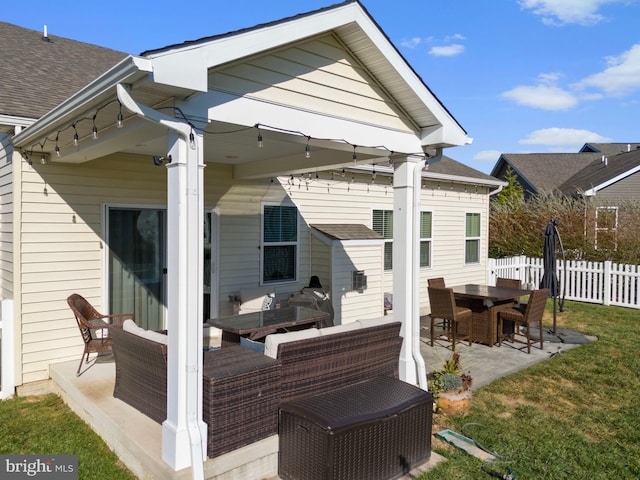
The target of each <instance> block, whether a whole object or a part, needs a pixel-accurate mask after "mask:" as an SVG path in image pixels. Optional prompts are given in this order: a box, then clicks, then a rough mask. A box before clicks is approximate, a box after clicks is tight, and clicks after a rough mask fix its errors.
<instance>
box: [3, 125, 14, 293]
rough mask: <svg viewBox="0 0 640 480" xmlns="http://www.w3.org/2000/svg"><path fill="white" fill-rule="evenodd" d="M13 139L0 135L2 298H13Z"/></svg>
mask: <svg viewBox="0 0 640 480" xmlns="http://www.w3.org/2000/svg"><path fill="white" fill-rule="evenodd" d="M12 152H13V149H12V146H11V137H10V136H9V135H6V134H0V297H1V298H8V299H12V298H13V205H14V201H13V171H12V168H13V165H12V162H11V159H12Z"/></svg>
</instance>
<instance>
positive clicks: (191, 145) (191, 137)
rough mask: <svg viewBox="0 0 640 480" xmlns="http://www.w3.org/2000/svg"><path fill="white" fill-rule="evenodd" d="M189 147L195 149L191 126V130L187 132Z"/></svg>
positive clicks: (194, 137) (194, 136)
mask: <svg viewBox="0 0 640 480" xmlns="http://www.w3.org/2000/svg"><path fill="white" fill-rule="evenodd" d="M189 148H191V150H195V149H196V135H195V133H193V128H191V132H189Z"/></svg>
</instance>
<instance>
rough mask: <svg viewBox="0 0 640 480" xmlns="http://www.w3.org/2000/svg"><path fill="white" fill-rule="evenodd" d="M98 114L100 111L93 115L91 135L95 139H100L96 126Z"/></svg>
mask: <svg viewBox="0 0 640 480" xmlns="http://www.w3.org/2000/svg"><path fill="white" fill-rule="evenodd" d="M97 116H98V112H96V113H95V115H94V116H93V128H92V129H91V136H92V137H93V139H94V140H97V139H98V127H96V117H97Z"/></svg>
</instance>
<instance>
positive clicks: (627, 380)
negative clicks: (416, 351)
mask: <svg viewBox="0 0 640 480" xmlns="http://www.w3.org/2000/svg"><path fill="white" fill-rule="evenodd" d="M549 307H550V303H549V304H548V309H547V310H548V311H547V313H546V315H545V319H546V321H545V323H548V322H550V321H551V315H550V312H549ZM558 327H559V328H572V329H576V330H578V331H581V332H583V333H586V334H588V335H593V336H597V337H598V341H596V342H592V343H591V344H589V345H586V346H582V347H578V348H574V349H571V350H568V351H566V352H564V353H562V354H561V355H558V356H556V357H554V358H552V359H549V360H547V361H545V362H543V363H540V364H538V365H536V366H534V367H531V368H529V369H527V370H525V371H522V372H520V373H517V374H515V375H512V376H509V377H506V378H503V379H500V380H497V381H496V382H494V383H492V384H491V385H489V386H487V387H484V388H481V389H479V390H477V391H476V392H474V399H473V407H472V411H471V413H470V415H469V416H467V417H466V418H462V419H450V418H446V417H443V416H441V415H436V425H434V430H436V429H439V428H444V427H446V428H451V429H453V430H455V431H457V432H463V433H465V434H466V435H467V436H472V437H473V438H474V439H475V440H477V441H478V442H479V443H480V444H482V445H483V446H485V447H486V448H488V449H490V450H492V451H495V452H497V453H498V454H499V455H500V463H497V464H495V465H492V466H491V468H492V469H493V470H498V471H501V472H503V473H504V472H507V469H508V468H511V469H512V471H513V472H514V475H515V478H516V479H517V480H525V479H532V480H534V479H535V480H541V479H553V480H560V479H565V478H566V479H572V480H575V479H589V480H592V479H611V478H616V479H638V478H640V312H639V311H638V310H632V309H625V308H616V307H603V306H600V305H590V304H582V303H573V302H567V304H566V308H565V312H562V313H559V314H558ZM523 355H526V353H523ZM472 373H473V372H472ZM466 424H467V425H466ZM465 425H466V426H465ZM434 451H436V452H438V453H439V454H441V455H443V456H445V457H446V458H447V461H446V462H443V463H442V464H441V465H439V466H438V467H436V468H434V469H433V470H431V471H429V472H427V473H425V474H423V475H422V476H421V477H419V478H420V480H430V479H448V480H453V479H465V480H466V479H476V478H477V479H488V478H490V477H489V476H488V475H487V474H486V473H484V472H483V471H482V464H481V462H480V461H479V460H477V459H476V458H475V457H471V456H469V455H467V454H465V453H463V452H461V451H459V450H456V449H454V448H453V447H450V446H448V445H447V444H444V443H442V442H439V441H437V440H435V439H434ZM0 453H3V454H4V453H38V454H46V453H51V454H63V453H74V454H77V455H79V461H78V464H79V465H78V466H79V472H80V474H79V478H80V479H82V480H85V479H86V480H90V479H96V480H103V479H106V478H108V479H115V480H118V479H132V478H134V477H133V476H132V475H131V474H130V473H129V472H128V471H127V470H126V469H125V468H123V467H122V465H121V464H120V462H119V461H118V459H117V457H116V456H115V455H114V454H113V452H111V451H110V450H109V448H108V447H107V446H106V445H105V444H104V442H102V440H101V439H100V438H99V437H98V436H97V435H95V434H94V433H93V432H92V431H91V429H90V428H89V427H88V426H87V425H86V424H85V423H84V422H83V421H82V420H80V419H79V418H78V417H77V416H76V415H75V414H74V413H72V412H71V410H69V409H68V408H67V407H66V406H65V405H64V404H63V402H62V401H61V400H60V398H58V397H57V396H54V395H49V396H46V397H40V398H35V397H27V398H13V399H11V400H7V401H4V402H0Z"/></svg>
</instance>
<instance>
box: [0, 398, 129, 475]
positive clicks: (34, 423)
mask: <svg viewBox="0 0 640 480" xmlns="http://www.w3.org/2000/svg"><path fill="white" fill-rule="evenodd" d="M0 453H2V454H9V453H18V454H30V453H31V454H58V455H60V454H65V453H69V454H76V455H78V478H79V479H80V480H105V479H109V480H132V479H135V477H134V476H133V474H131V473H130V472H129V471H128V470H127V469H126V467H124V465H123V464H122V463H120V461H119V460H118V457H117V456H116V454H115V453H113V452H112V451H111V450H110V449H109V447H108V446H107V445H106V444H105V443H104V442H103V441H102V439H101V438H100V437H99V436H98V435H96V434H95V433H94V432H93V430H91V428H89V426H88V425H87V424H86V423H84V421H82V420H81V419H80V417H78V416H77V415H76V414H75V413H73V412H72V411H71V410H70V409H69V408H68V407H67V406H66V405H65V404H64V402H63V401H62V399H61V398H60V397H58V396H57V395H47V396H44V397H14V398H11V399H9V400H5V401H0Z"/></svg>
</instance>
